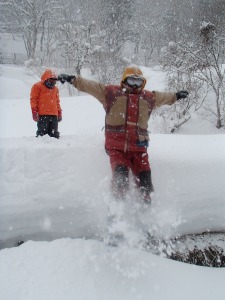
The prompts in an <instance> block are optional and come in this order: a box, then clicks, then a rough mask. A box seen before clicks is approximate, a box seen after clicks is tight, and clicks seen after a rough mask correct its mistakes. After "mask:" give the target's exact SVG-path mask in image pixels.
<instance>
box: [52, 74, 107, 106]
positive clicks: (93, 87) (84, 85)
mask: <svg viewBox="0 0 225 300" xmlns="http://www.w3.org/2000/svg"><path fill="white" fill-rule="evenodd" d="M58 80H59V81H60V82H62V83H64V82H65V81H67V82H69V83H70V84H72V85H74V87H75V88H77V89H78V90H79V91H81V92H85V93H88V94H90V95H92V96H93V97H95V98H96V99H98V100H99V101H100V102H101V103H102V105H103V106H105V104H106V100H105V85H104V84H102V83H99V82H96V81H92V80H88V79H84V78H82V77H81V76H74V75H66V74H61V75H59V76H58Z"/></svg>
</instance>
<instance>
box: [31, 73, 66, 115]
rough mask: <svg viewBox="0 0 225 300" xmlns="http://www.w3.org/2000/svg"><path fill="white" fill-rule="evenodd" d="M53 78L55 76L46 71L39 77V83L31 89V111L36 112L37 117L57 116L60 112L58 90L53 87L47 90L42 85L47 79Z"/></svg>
mask: <svg viewBox="0 0 225 300" xmlns="http://www.w3.org/2000/svg"><path fill="white" fill-rule="evenodd" d="M55 77H57V75H56V74H55V73H54V72H52V71H51V70H49V69H48V70H46V71H45V72H44V73H43V75H42V76H41V81H40V82H37V83H35V84H34V85H33V87H32V89H31V93H30V105H31V109H32V110H35V111H37V113H38V114H39V115H53V116H58V114H59V112H60V111H61V106H60V100H59V90H58V88H57V87H56V86H55V87H54V88H53V89H49V88H47V87H46V86H45V84H44V82H45V81H46V80H47V79H49V78H55Z"/></svg>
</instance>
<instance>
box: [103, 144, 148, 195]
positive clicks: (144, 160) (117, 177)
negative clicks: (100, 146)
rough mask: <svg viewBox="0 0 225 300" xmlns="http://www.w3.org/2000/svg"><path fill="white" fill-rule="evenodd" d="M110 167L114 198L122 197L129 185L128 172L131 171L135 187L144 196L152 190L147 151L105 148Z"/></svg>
mask: <svg viewBox="0 0 225 300" xmlns="http://www.w3.org/2000/svg"><path fill="white" fill-rule="evenodd" d="M107 153H108V155H109V157H110V164H111V168H112V192H113V195H114V196H115V197H116V198H124V197H125V195H126V192H127V190H128V187H129V180H128V174H129V170H131V171H132V173H133V175H134V177H135V182H136V184H137V187H138V188H140V190H141V192H142V194H143V195H144V197H145V198H146V199H147V198H150V192H151V191H153V185H152V181H151V169H150V164H149V159H148V153H147V152H126V153H124V152H123V151H119V150H107Z"/></svg>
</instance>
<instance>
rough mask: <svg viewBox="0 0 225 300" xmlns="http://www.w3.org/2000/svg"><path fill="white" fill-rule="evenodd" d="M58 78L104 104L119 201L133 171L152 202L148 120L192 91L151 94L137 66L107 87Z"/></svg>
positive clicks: (79, 79)
mask: <svg viewBox="0 0 225 300" xmlns="http://www.w3.org/2000/svg"><path fill="white" fill-rule="evenodd" d="M58 79H59V80H60V81H61V82H62V83H64V82H65V81H67V82H69V83H71V84H73V85H74V86H75V87H76V88H77V89H78V90H79V91H83V92H86V93H88V94H90V95H92V96H94V97H95V98H97V99H98V100H99V102H100V103H102V105H103V107H104V109H105V111H106V118H105V149H106V152H107V153H108V155H109V157H110V164H111V168H112V175H113V176H112V192H113V195H114V196H115V198H119V199H121V198H125V196H126V194H127V190H128V186H129V176H128V174H129V170H131V171H132V173H133V175H134V178H135V181H136V184H137V187H138V190H139V192H140V196H141V199H142V200H143V201H144V202H145V203H147V204H149V203H151V196H150V194H151V192H152V191H153V184H152V179H151V168H150V164H149V159H148V153H147V147H148V142H149V136H148V120H149V118H150V115H151V112H152V110H153V109H156V108H158V107H160V106H162V105H165V104H168V105H172V104H173V103H175V102H176V101H177V100H179V99H181V98H186V97H187V95H188V92H186V91H179V92H177V93H162V92H157V91H154V92H150V91H147V90H144V87H145V84H146V79H145V77H144V76H143V74H142V71H141V70H140V69H139V68H138V67H137V66H135V65H131V66H129V67H127V68H126V69H125V70H124V73H123V75H122V80H121V83H120V85H104V84H103V83H99V82H95V81H92V80H87V79H84V78H82V77H81V76H74V75H67V74H61V75H59V77H58Z"/></svg>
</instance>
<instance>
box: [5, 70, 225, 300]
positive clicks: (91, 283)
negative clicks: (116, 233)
mask: <svg viewBox="0 0 225 300" xmlns="http://www.w3.org/2000/svg"><path fill="white" fill-rule="evenodd" d="M144 71H145V72H146V75H147V77H148V78H152V77H154V80H155V82H154V81H152V85H154V86H153V87H150V86H149V88H154V89H157V80H156V79H158V89H159V90H162V89H163V86H164V83H163V80H160V79H161V76H162V74H161V75H160V71H159V70H157V69H156V70H149V71H148V70H147V69H144ZM10 74H11V75H12V76H10ZM13 74H14V75H15V76H14V75H13ZM162 78H163V76H162ZM35 80H36V79H35V78H33V77H29V76H28V75H27V71H25V69H23V68H18V67H12V66H10V67H8V66H3V67H1V77H0V87H1V96H0V110H1V112H2V116H3V117H2V118H1V119H0V170H1V173H0V177H1V181H0V199H1V200H0V240H1V246H2V247H5V246H10V247H11V246H13V245H14V244H15V242H16V241H18V240H19V239H22V240H25V241H27V240H33V241H30V242H27V243H25V244H23V245H21V246H20V247H17V248H11V249H3V250H1V251H0V282H1V284H0V285H1V288H0V298H1V299H10V300H11V299H12V300H13V299H23V300H24V299H32V300H33V299H57V300H58V299H62V298H64V299H68V300H70V299H85V300H86V299H93V300H95V299H121V300H126V299H129V300H130V299H146V298H151V299H156V300H157V299H159V300H162V299H165V297H166V299H173V300H174V299H175V300H176V299H177V300H178V299H181V298H182V299H198V300H199V299H200V300H201V299H204V300H205V299H222V298H224V296H225V287H224V284H223V282H224V278H225V270H224V269H207V268H202V267H196V266H191V265H186V264H183V263H178V262H174V261H170V260H168V259H165V258H163V257H159V256H156V255H152V254H151V253H149V252H145V251H143V250H141V248H142V247H139V246H140V245H139V244H138V239H137V240H136V241H135V242H136V243H135V242H134V247H129V248H127V247H125V246H124V247H122V248H115V249H110V248H108V247H106V246H105V245H104V243H103V242H102V239H103V238H104V235H105V232H106V228H107V222H106V215H107V209H108V205H109V203H110V201H111V198H110V194H109V185H110V176H111V174H110V166H109V161H108V157H107V155H106V154H105V151H104V134H103V131H101V129H102V127H103V126H104V111H103V109H102V107H101V105H100V104H99V103H98V102H97V101H95V100H94V99H93V98H92V97H90V96H87V95H84V94H82V95H80V96H77V97H71V98H69V97H66V90H65V89H64V90H63V92H62V95H63V96H62V100H61V101H62V108H63V122H62V123H60V131H61V139H60V140H56V139H53V138H49V137H47V136H45V137H43V138H38V139H37V138H35V137H34V135H35V130H36V124H35V123H34V122H33V121H32V118H31V113H30V107H29V90H30V87H31V85H32V83H34V82H35ZM149 80H150V79H149ZM24 83H26V84H24ZM20 95H21V97H20ZM205 122H206V121H202V120H198V118H196V119H195V120H194V125H193V126H191V123H189V124H188V126H186V127H185V126H184V129H181V131H180V132H179V134H176V135H162V134H157V132H154V130H153V134H152V135H151V142H150V147H149V155H150V162H151V166H152V172H153V180H154V185H155V194H154V196H153V203H152V206H151V210H150V211H148V212H147V213H146V214H145V225H146V226H147V227H148V229H149V230H150V231H151V233H152V234H154V235H157V236H160V237H164V238H168V237H171V236H174V235H177V234H184V233H194V232H202V231H207V230H224V229H225V185H224V178H225V156H224V150H225V136H224V134H214V133H215V132H216V130H215V129H214V128H213V127H210V125H209V123H205ZM196 123H197V124H198V125H199V126H198V132H196V130H195V125H196ZM206 124H207V125H206ZM150 125H152V127H151V128H153V129H154V124H150ZM206 129H207V131H208V133H209V134H207V131H206ZM182 130H184V131H185V133H186V135H182V134H180V133H181V132H182ZM199 133H200V134H199ZM137 204H138V203H137V200H136V199H135V197H134V195H133V193H132V186H131V192H130V198H129V199H128V202H127V204H126V209H127V212H129V213H126V214H125V217H127V218H128V217H129V216H130V215H129V214H131V212H133V214H134V216H138V213H137V212H136V210H135V209H136V208H137ZM134 219H135V218H134ZM134 219H132V218H131V219H129V218H128V219H127V220H128V221H130V222H131V224H129V225H130V228H129V226H128V229H127V235H128V236H129V237H130V239H132V241H134V239H135V237H136V236H135V233H138V234H139V229H140V228H138V227H135V226H137V224H132V222H133V221H134ZM135 230H136V232H135ZM131 233H132V234H131ZM57 238H58V240H55V239H57ZM62 238H63V239H62ZM65 238H74V239H65ZM79 238H80V239H79ZM43 240H45V241H52V240H55V241H52V242H44V241H43ZM37 241H39V242H37ZM166 295H167V296H166ZM168 296H169V298H168Z"/></svg>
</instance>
